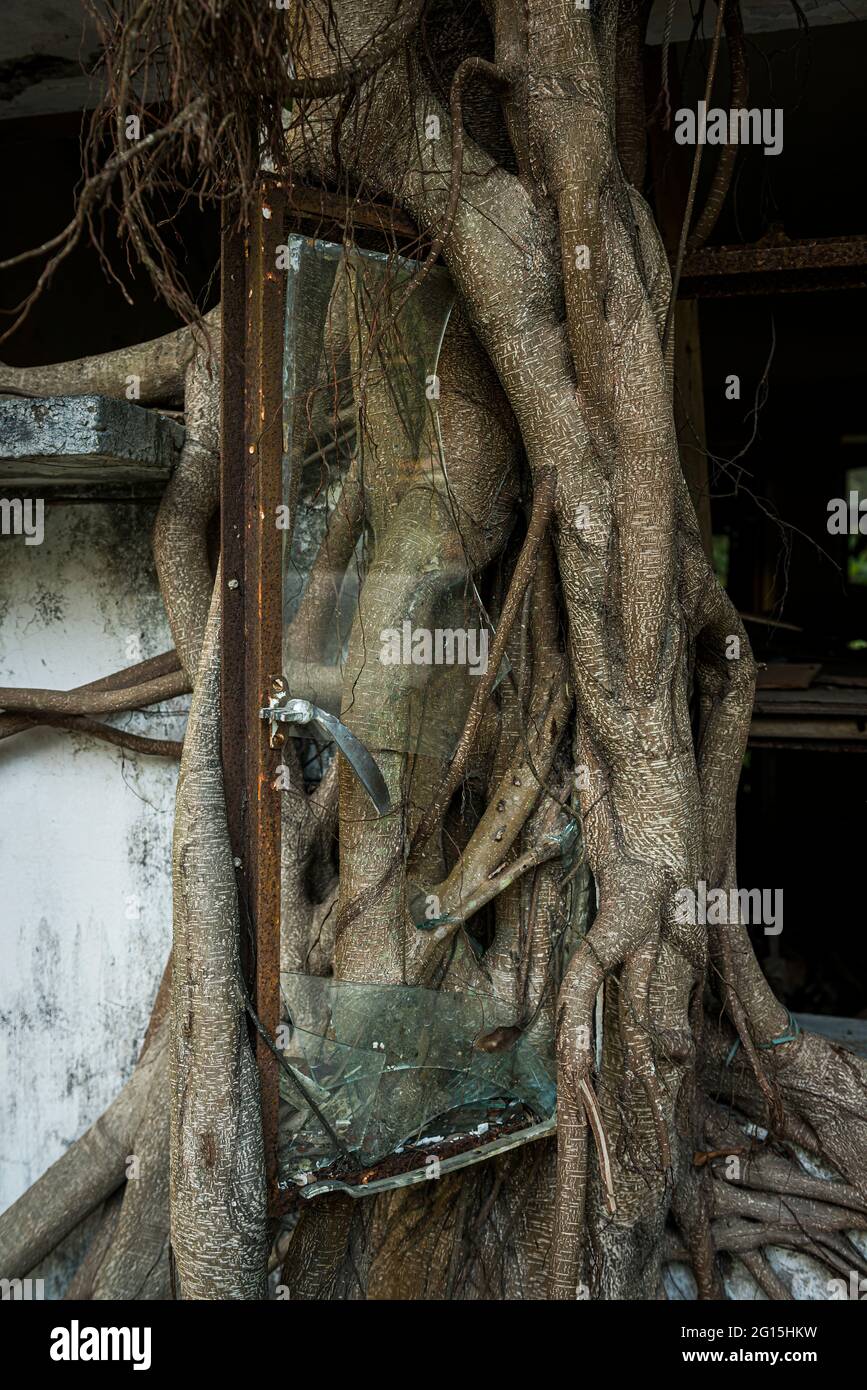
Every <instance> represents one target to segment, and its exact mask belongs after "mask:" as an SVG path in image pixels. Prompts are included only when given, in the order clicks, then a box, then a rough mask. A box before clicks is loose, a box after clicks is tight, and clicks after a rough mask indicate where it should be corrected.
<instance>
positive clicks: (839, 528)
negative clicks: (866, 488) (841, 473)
mask: <svg viewBox="0 0 867 1390" xmlns="http://www.w3.org/2000/svg"><path fill="white" fill-rule="evenodd" d="M828 533H829V535H832V536H867V497H864V498H862V497H861V496H860V495H859V494H858V493H857V492H850V493H849V496H848V499H847V498H845V497H832V498H831V501H830V502H829V503H828Z"/></svg>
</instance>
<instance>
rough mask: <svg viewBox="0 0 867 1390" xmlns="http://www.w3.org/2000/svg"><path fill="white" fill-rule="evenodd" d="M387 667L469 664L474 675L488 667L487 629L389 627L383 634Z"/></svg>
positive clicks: (382, 650)
mask: <svg viewBox="0 0 867 1390" xmlns="http://www.w3.org/2000/svg"><path fill="white" fill-rule="evenodd" d="M379 643H380V648H379V659H380V661H381V662H382V664H383V666H466V667H467V669H468V671H469V673H470V675H471V676H483V675H484V674H485V672H486V671H487V669H488V632H487V628H476V627H435V628H428V627H413V625H412V623H411V622H409V621H407V622H404V623H403V625H402V626H401V627H400V628H396V627H386V628H383V630H382V632H380V634H379Z"/></svg>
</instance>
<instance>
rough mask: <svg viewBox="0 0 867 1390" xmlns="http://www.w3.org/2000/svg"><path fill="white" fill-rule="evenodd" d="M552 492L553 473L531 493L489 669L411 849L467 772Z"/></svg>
mask: <svg viewBox="0 0 867 1390" xmlns="http://www.w3.org/2000/svg"><path fill="white" fill-rule="evenodd" d="M555 489H556V479H555V476H554V473H553V471H550V472H548V473H546V474H544V475H543V476H542V477H541V478H539V479H538V480H537V482H536V485H535V491H534V493H533V509H532V512H531V514H530V524H529V526H528V527H527V534H526V536H525V537H524V544H523V545H522V546H521V553H520V554H519V556H518V559H517V563H516V565H515V572H514V574H513V576H512V582H511V584H510V585H509V592H508V593H507V595H506V599H505V602H504V604H503V611H502V614H501V615H500V623H499V626H498V628H497V631H496V632H495V634H494V640H493V642H492V644H491V653H490V657H489V659H488V669H487V671H486V672H485V674H484V675H483V676H482V678H481V680H480V681H479V683H478V685H477V686H476V692H475V695H474V696H473V702H472V704H471V705H470V710H469V714H468V715H467V720H466V723H465V725H464V728H463V731H462V733H461V736H460V738H459V740H458V746H457V748H456V749H455V752H454V756H453V758H452V762H451V766H450V768H449V771H448V774H447V776H446V777H445V778H444V779H443V781H442V782H441V783H440V786H439V787H438V789H437V791H436V793H435V795H434V798H433V800H432V802H431V804H430V806H429V807H428V809H427V811H426V813H425V815H424V817H423V819H422V821H421V824H420V825H419V827H418V830H417V831H416V833H415V838H414V841H413V849H417V848H418V846H419V845H423V844H424V842H425V840H427V839H429V838H430V836H431V835H432V834H433V832H434V830H435V828H436V826H437V825H438V824H439V823H440V821H441V820H442V817H443V814H444V812H445V809H446V806H447V805H448V803H449V799H450V798H451V796H452V794H453V792H454V791H455V790H456V788H457V787H458V785H459V784H460V781H461V779H462V777H463V775H464V773H465V772H466V767H467V759H468V757H469V754H470V749H471V748H472V745H473V740H474V739H475V737H476V734H477V733H478V731H479V725H480V724H481V722H482V713H483V711H484V708H485V704H486V703H487V700H488V697H489V696H490V694H491V691H492V690H493V688H494V682H495V680H496V679H497V674H498V672H499V669H500V663H501V662H502V660H503V657H504V656H505V653H506V643H507V641H508V637H509V633H510V632H511V630H512V627H513V625H514V622H515V619H516V618H517V616H518V613H519V612H520V609H521V604H522V603H523V600H524V594H525V592H526V590H527V586H528V585H529V583H530V580H531V579H532V578H533V574H534V572H535V569H536V560H537V558H538V555H539V548H540V546H541V544H542V540H543V538H544V536H545V533H546V531H547V529H548V522H549V520H550V518H551V513H552V511H553V508H554V493H555Z"/></svg>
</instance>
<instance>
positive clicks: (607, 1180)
mask: <svg viewBox="0 0 867 1390" xmlns="http://www.w3.org/2000/svg"><path fill="white" fill-rule="evenodd" d="M578 1090H579V1091H580V1093H581V1100H582V1103H583V1105H584V1113H585V1115H586V1116H587V1120H588V1123H589V1125H590V1129H591V1132H592V1134H593V1142H594V1143H595V1145H596V1154H597V1157H598V1159H599V1171H600V1173H601V1174H602V1183H603V1186H604V1188H605V1206H606V1208H607V1210H608V1213H609V1215H611V1216H614V1215H615V1213H616V1212H617V1199H616V1197H615V1195H614V1178H613V1176H612V1173H611V1157H610V1155H609V1152H608V1140H607V1139H606V1137H605V1129H604V1127H603V1124H602V1115H601V1114H600V1112H599V1102H598V1101H597V1099H596V1093H595V1092H594V1090H593V1087H592V1086H591V1085H590V1082H589V1081H587V1080H586V1078H582V1079H581V1081H579V1082H578Z"/></svg>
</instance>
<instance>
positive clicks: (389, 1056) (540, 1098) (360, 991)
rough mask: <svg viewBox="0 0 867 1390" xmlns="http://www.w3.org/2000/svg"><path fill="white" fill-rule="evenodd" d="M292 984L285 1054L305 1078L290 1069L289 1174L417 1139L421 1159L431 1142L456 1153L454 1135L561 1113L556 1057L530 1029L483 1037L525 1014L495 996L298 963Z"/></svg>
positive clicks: (284, 1125) (286, 978) (286, 980)
mask: <svg viewBox="0 0 867 1390" xmlns="http://www.w3.org/2000/svg"><path fill="white" fill-rule="evenodd" d="M281 983H282V991H283V1004H284V1009H285V1017H286V1020H287V1024H288V1025H289V1039H288V1043H287V1046H286V1049H285V1051H284V1059H285V1061H286V1062H287V1063H288V1064H289V1066H290V1067H291V1068H292V1071H293V1077H294V1078H297V1080H300V1082H301V1083H302V1085H301V1086H299V1085H297V1084H296V1082H295V1081H294V1080H293V1079H290V1077H289V1076H288V1075H287V1074H286V1072H285V1071H284V1074H283V1076H282V1078H281V1099H282V1114H281V1136H282V1149H281V1169H282V1177H283V1179H284V1180H286V1179H290V1180H291V1179H294V1180H296V1181H299V1180H301V1176H302V1175H304V1174H308V1173H310V1172H311V1171H314V1172H315V1171H317V1170H318V1171H322V1170H323V1169H325V1168H327V1167H328V1166H329V1164H332V1163H334V1162H335V1161H337V1160H339V1159H340V1158H341V1157H343V1158H344V1159H346V1157H347V1156H351V1157H352V1159H354V1160H355V1161H356V1164H361V1165H364V1166H371V1165H374V1164H376V1163H378V1162H380V1161H381V1160H383V1159H385V1158H386V1157H387V1156H389V1155H392V1154H394V1153H400V1152H401V1151H402V1150H405V1149H406V1148H407V1146H411V1147H412V1148H414V1149H416V1150H419V1151H420V1156H419V1162H420V1163H421V1162H423V1161H424V1155H423V1151H424V1148H425V1145H426V1144H428V1145H434V1144H435V1145H436V1146H437V1153H438V1154H440V1155H442V1154H447V1153H448V1150H449V1143H450V1141H455V1140H458V1139H463V1138H465V1137H466V1136H469V1135H473V1134H475V1135H476V1136H478V1137H479V1138H481V1137H482V1136H483V1135H484V1134H485V1133H486V1132H487V1131H489V1130H492V1129H493V1128H494V1127H497V1128H499V1129H501V1128H502V1126H503V1125H504V1124H505V1123H506V1122H514V1123H515V1125H516V1126H518V1125H519V1126H520V1127H527V1126H530V1125H533V1124H538V1123H539V1122H540V1121H542V1120H546V1119H549V1118H550V1117H551V1116H552V1115H553V1113H554V1108H555V1104H556V1086H555V1067H554V1062H553V1058H552V1056H551V1055H546V1056H543V1055H542V1054H541V1053H540V1052H539V1051H538V1050H537V1049H536V1047H534V1046H532V1045H531V1044H530V1043H529V1042H527V1041H526V1039H524V1038H522V1037H520V1036H518V1038H517V1039H516V1040H514V1041H512V1042H511V1044H510V1045H508V1046H506V1047H504V1048H503V1049H502V1050H499V1051H485V1050H483V1049H481V1048H480V1047H479V1046H478V1043H479V1042H480V1041H482V1040H485V1039H487V1038H488V1037H489V1035H490V1034H491V1033H493V1032H494V1030H496V1029H498V1028H508V1026H509V1025H510V1024H511V1023H513V1022H514V1018H513V1015H512V1011H511V1009H509V1008H507V1007H505V1006H504V1005H501V1004H499V1003H498V1001H497V1000H496V999H493V998H491V997H489V996H485V995H481V994H474V993H469V992H461V993H455V992H449V991H445V990H429V989H423V988H420V987H417V986H410V985H367V984H355V983H350V982H348V981H341V980H334V979H331V978H321V977H319V976H312V975H301V974H293V973H288V972H287V973H284V974H283V976H282V977H281ZM302 1088H303V1089H302ZM305 1092H306V1095H305ZM317 1111H318V1113H316V1112H317Z"/></svg>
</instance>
